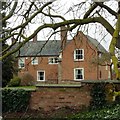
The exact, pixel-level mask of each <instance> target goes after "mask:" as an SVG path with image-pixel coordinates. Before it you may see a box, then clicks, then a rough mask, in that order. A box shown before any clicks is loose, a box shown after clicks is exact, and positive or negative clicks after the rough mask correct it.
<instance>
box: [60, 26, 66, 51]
mask: <svg viewBox="0 0 120 120" xmlns="http://www.w3.org/2000/svg"><path fill="white" fill-rule="evenodd" d="M60 31H61V49H64V48H65V46H66V43H67V28H66V27H65V26H61V30H60Z"/></svg>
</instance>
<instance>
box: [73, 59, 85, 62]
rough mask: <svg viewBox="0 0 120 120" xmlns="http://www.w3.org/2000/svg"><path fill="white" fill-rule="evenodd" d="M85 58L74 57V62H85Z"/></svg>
mask: <svg viewBox="0 0 120 120" xmlns="http://www.w3.org/2000/svg"><path fill="white" fill-rule="evenodd" d="M83 61H84V59H74V62H83Z"/></svg>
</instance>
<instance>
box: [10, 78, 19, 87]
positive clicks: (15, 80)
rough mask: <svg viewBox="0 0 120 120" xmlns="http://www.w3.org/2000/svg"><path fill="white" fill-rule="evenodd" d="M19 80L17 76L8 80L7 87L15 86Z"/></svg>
mask: <svg viewBox="0 0 120 120" xmlns="http://www.w3.org/2000/svg"><path fill="white" fill-rule="evenodd" d="M20 82H21V79H20V78H19V77H17V76H15V77H14V78H13V79H11V80H10V82H9V84H8V86H9V87H16V86H19V85H20Z"/></svg>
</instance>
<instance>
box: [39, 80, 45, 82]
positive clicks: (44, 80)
mask: <svg viewBox="0 0 120 120" xmlns="http://www.w3.org/2000/svg"><path fill="white" fill-rule="evenodd" d="M37 82H45V80H37Z"/></svg>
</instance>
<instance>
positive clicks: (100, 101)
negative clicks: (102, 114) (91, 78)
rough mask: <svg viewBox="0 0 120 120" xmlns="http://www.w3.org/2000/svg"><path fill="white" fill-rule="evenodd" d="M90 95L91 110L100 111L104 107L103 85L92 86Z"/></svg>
mask: <svg viewBox="0 0 120 120" xmlns="http://www.w3.org/2000/svg"><path fill="white" fill-rule="evenodd" d="M90 95H91V97H92V100H91V102H90V108H91V109H101V108H103V107H104V106H106V94H105V87H104V85H103V84H94V85H93V87H92V89H91V94H90Z"/></svg>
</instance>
